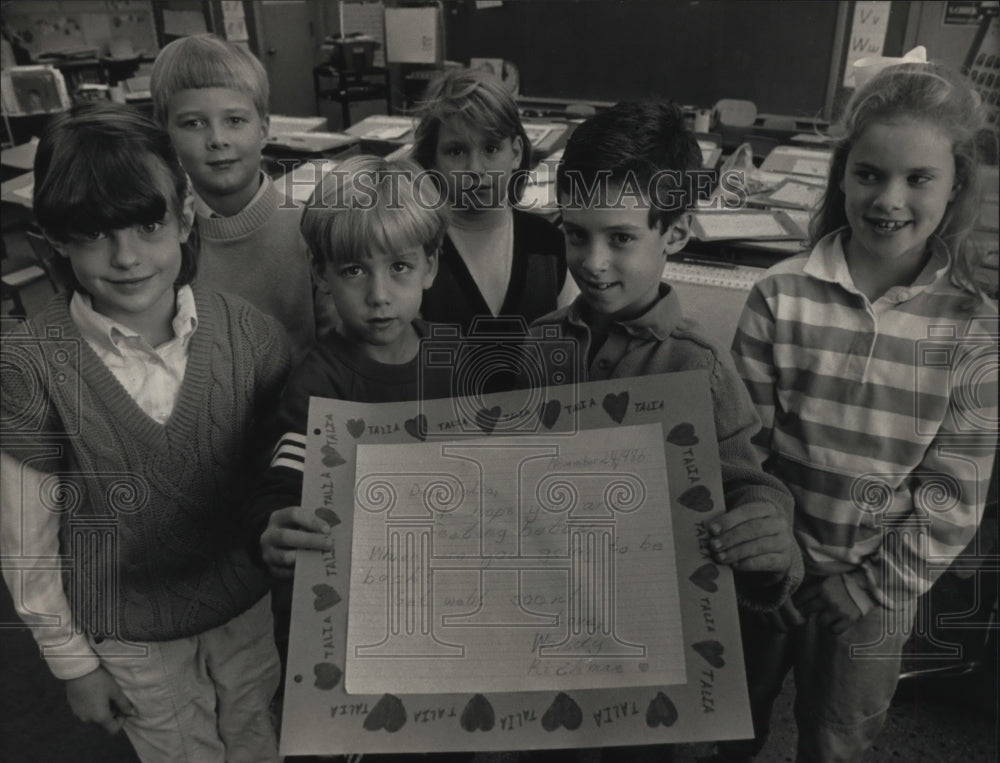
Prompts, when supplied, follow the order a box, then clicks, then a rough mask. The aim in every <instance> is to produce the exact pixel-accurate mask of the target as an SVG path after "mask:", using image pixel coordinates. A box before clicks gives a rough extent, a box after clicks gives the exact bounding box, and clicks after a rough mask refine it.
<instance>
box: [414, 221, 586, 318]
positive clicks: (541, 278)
mask: <svg viewBox="0 0 1000 763" xmlns="http://www.w3.org/2000/svg"><path fill="white" fill-rule="evenodd" d="M513 216H514V253H513V260H512V262H511V272H510V281H509V283H508V284H507V293H506V294H505V295H504V300H503V305H502V306H501V308H500V312H499V313H498V315H504V316H511V315H513V316H520V317H522V318H524V320H525V321H526V322H527V323H531V321H533V320H535V319H536V318H540V317H541V316H543V315H546V314H547V313H550V312H552V311H553V310H555V309H556V299H557V298H558V296H559V292H560V291H561V290H562V287H563V283H565V281H566V253H565V250H566V244H565V241H564V240H563V234H562V231H560V230H559V229H558V228H557V227H556V226H555V225H553V224H552V223H550V222H549V221H548V220H545V219H543V218H541V217H538V216H537V215H533V214H530V213H528V212H523V211H521V210H519V209H515V210H513ZM420 314H421V317H422V318H423V319H424V320H425V321H428V322H431V323H457V324H459V325H460V326H461V327H462V329H463V331H464V332H465V333H466V334H468V333H470V329H471V327H472V323H473V321H474V320H475V319H476V318H482V317H485V318H489V317H490V316H492V313H491V312H490V309H489V306H488V305H487V304H486V300H485V299H484V298H483V295H482V292H480V291H479V287H478V286H477V285H476V281H475V279H474V278H473V277H472V274H471V273H470V272H469V269H468V267H466V264H465V262H464V261H463V260H462V256H461V255H460V254H459V253H458V249H456V248H455V244H454V242H452V240H451V239H450V238H449V237H448V236H445V239H444V243H443V244H442V246H441V256H440V261H439V262H438V272H437V275H436V276H435V278H434V283H433V284H431V287H430V288H429V289H427V290H426V291H425V292H424V298H423V302H422V303H421V306H420Z"/></svg>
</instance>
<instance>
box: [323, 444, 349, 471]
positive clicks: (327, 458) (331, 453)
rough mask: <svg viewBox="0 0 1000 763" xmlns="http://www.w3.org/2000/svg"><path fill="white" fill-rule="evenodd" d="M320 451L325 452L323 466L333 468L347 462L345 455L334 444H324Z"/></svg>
mask: <svg viewBox="0 0 1000 763" xmlns="http://www.w3.org/2000/svg"><path fill="white" fill-rule="evenodd" d="M320 451H321V452H322V453H323V466H328V467H330V468H331V469H332V468H334V467H335V466H340V465H341V464H346V463H347V461H345V460H344V457H343V456H342V455H340V452H339V451H338V450H337V449H336V448H335V447H333V446H332V445H324V446H323V447H322V448H320Z"/></svg>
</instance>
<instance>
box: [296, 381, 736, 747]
mask: <svg viewBox="0 0 1000 763" xmlns="http://www.w3.org/2000/svg"><path fill="white" fill-rule="evenodd" d="M708 386H709V385H708V379H707V377H706V375H705V373H704V372H700V371H695V372H684V373H675V374H664V375H657V376H644V377H640V378H633V379H617V380H611V381H606V382H591V383H587V384H580V385H568V386H561V387H550V388H547V389H545V390H544V391H542V392H541V393H540V394H537V395H536V394H534V392H537V391H534V392H532V393H524V394H522V393H518V392H513V393H503V394H496V395H482V396H476V397H474V398H456V399H446V400H430V401H422V402H409V403H384V404H378V405H372V404H363V403H353V402H345V401H337V400H327V399H321V398H313V399H312V402H311V406H310V416H309V427H308V431H307V433H306V436H307V447H306V451H307V454H306V461H305V472H306V478H305V482H304V487H303V494H302V505H303V506H307V507H313V508H314V510H315V512H316V514H317V516H320V517H321V518H323V519H324V520H325V521H326V522H327V523H328V524H329V525H331V526H332V528H333V529H332V537H333V542H334V547H333V549H332V550H330V551H327V552H322V553H320V552H300V553H299V555H298V558H297V561H296V572H295V584H294V592H293V605H292V623H291V631H290V640H289V648H288V666H287V676H286V686H285V694H284V702H283V710H282V715H283V720H282V730H281V752H282V754H284V755H311V754H337V753H415V752H429V751H447V750H451V751H457V750H511V749H546V748H565V747H598V746H616V745H634V744H642V743H648V744H656V743H673V742H692V741H703V740H710V739H721V738H746V737H749V736H751V735H752V725H751V721H750V715H749V702H748V698H747V690H746V680H745V674H744V664H743V655H742V648H741V644H740V637H739V625H738V616H737V609H736V593H735V588H734V581H733V576H732V573H731V571H730V570H729V569H728V568H727V567H724V566H718V565H716V564H715V563H714V562H713V561H712V559H711V557H710V555H709V554H708V551H707V545H706V544H707V538H708V535H707V529H706V527H707V524H708V522H710V521H711V519H712V518H713V517H715V516H717V515H718V514H719V513H721V512H722V511H724V505H723V492H722V486H721V477H720V471H719V459H718V445H717V442H716V439H715V424H714V418H713V414H712V401H711V397H710V395H709V392H708Z"/></svg>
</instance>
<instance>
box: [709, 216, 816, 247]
mask: <svg viewBox="0 0 1000 763" xmlns="http://www.w3.org/2000/svg"><path fill="white" fill-rule="evenodd" d="M691 232H692V234H693V235H694V237H695V238H696V239H698V240H699V241H732V240H739V239H743V240H757V241H788V240H792V239H800V238H802V237H803V231H802V230H801V229H800V228H799V226H798V225H796V224H795V221H794V220H792V218H791V217H789V216H788V215H787V214H786V213H785V212H784V211H782V210H778V209H771V210H749V209H744V210H739V211H725V212H696V213H695V214H693V215H692V216H691Z"/></svg>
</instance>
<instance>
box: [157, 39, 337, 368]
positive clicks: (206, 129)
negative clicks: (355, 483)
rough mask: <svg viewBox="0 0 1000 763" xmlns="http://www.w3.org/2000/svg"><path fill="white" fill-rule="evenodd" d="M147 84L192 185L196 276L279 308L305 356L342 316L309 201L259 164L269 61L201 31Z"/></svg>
mask: <svg viewBox="0 0 1000 763" xmlns="http://www.w3.org/2000/svg"><path fill="white" fill-rule="evenodd" d="M150 90H151V92H152V95H153V107H154V110H155V114H156V118H157V119H158V120H159V122H160V124H162V125H163V126H164V127H165V128H166V129H167V132H169V133H170V139H171V141H172V142H173V144H174V148H175V149H176V150H177V153H178V155H179V156H180V160H181V164H182V165H183V166H184V169H185V170H186V171H187V173H188V176H189V177H190V178H191V184H192V185H193V186H194V190H195V214H196V230H197V233H198V237H199V239H200V255H199V257H200V259H199V263H198V280H199V283H201V284H202V285H203V286H206V287H207V288H211V289H218V290H220V291H228V292H231V293H233V294H238V295H239V296H241V297H243V298H244V299H246V300H247V301H249V302H250V303H251V304H252V305H254V306H255V307H256V308H258V309H259V310H262V311H264V312H265V313H267V314H269V315H271V316H273V317H274V318H277V319H278V321H279V322H280V323H281V324H282V325H283V326H284V327H285V329H286V330H287V331H288V336H289V339H290V340H291V342H292V357H293V360H298V359H299V358H300V357H301V356H302V355H304V354H305V351H306V350H307V349H308V348H309V346H310V345H311V344H312V342H313V340H314V339H315V338H316V337H317V336H320V335H322V334H323V333H325V332H326V331H327V330H328V329H330V328H332V327H333V326H335V325H336V324H337V322H338V321H337V312H336V308H335V307H334V305H333V299H332V297H331V296H330V294H329V292H328V291H327V290H326V288H325V286H324V284H323V282H322V279H317V278H315V277H314V275H313V272H312V270H311V268H310V257H309V249H308V246H307V245H306V242H305V239H303V237H302V234H301V232H300V230H299V223H300V222H301V219H302V207H301V206H300V205H299V204H297V203H296V202H294V201H293V200H292V199H291V198H288V197H286V196H285V195H284V194H282V193H280V192H279V191H278V190H277V189H276V188H275V186H274V184H273V183H272V182H271V179H270V177H268V175H267V174H266V173H264V172H262V171H261V168H260V164H261V149H262V148H263V146H264V142H265V141H266V140H267V128H268V119H269V115H268V98H269V86H268V81H267V73H266V72H265V71H264V67H263V66H262V65H261V63H260V61H258V60H257V59H256V58H255V57H254V56H253V54H251V53H249V52H248V51H246V50H245V49H243V48H241V47H239V46H238V45H234V44H232V43H229V42H226V41H224V40H221V39H219V38H218V37H215V36H214V35H194V36H192V37H185V38H182V39H180V40H175V41H174V42H172V43H170V44H169V45H167V46H166V47H164V48H163V50H162V51H161V52H160V54H159V55H158V56H157V58H156V62H155V63H154V64H153V72H152V77H151V81H150Z"/></svg>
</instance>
